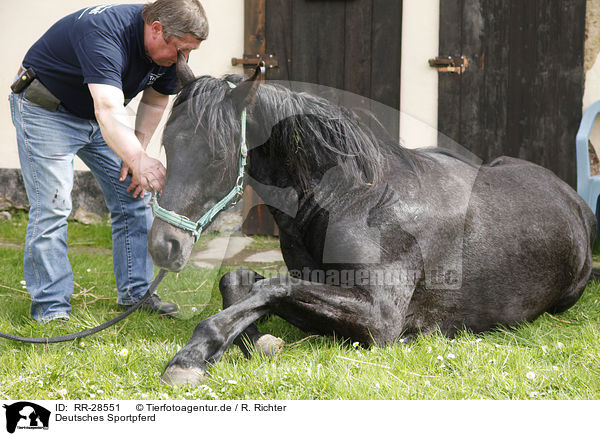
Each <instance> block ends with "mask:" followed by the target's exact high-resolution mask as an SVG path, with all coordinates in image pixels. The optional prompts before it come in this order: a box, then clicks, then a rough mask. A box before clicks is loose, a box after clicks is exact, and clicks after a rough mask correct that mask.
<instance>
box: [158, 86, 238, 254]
mask: <svg viewBox="0 0 600 436" xmlns="http://www.w3.org/2000/svg"><path fill="white" fill-rule="evenodd" d="M227 84H228V85H229V87H230V88H235V85H234V84H233V83H231V82H227ZM240 142H241V144H240V166H239V169H238V177H237V180H236V181H235V186H234V187H233V188H232V189H231V191H229V193H228V194H227V195H226V196H225V197H223V198H222V199H221V200H219V201H218V202H217V204H215V205H214V206H213V207H211V208H210V209H209V210H208V212H206V213H205V214H204V215H202V217H200V219H199V220H198V221H192V220H190V219H189V218H187V217H185V216H183V215H179V214H178V213H176V212H173V211H170V210H167V209H164V208H162V207H160V205H159V204H158V200H159V195H158V192H157V191H156V190H154V194H153V195H152V200H151V205H152V212H153V213H154V216H155V217H156V218H158V219H160V220H162V221H164V222H166V223H168V224H171V225H172V226H175V227H178V228H180V229H183V230H186V231H188V232H190V233H191V234H192V235H193V236H194V242H197V241H198V238H200V235H201V234H202V231H203V230H204V229H205V228H206V227H207V226H208V225H209V224H210V223H211V222H212V221H213V219H214V218H215V217H216V216H217V215H218V214H219V212H221V211H223V210H225V209H226V208H228V207H230V206H233V205H234V204H236V203H237V201H238V200H239V198H240V197H241V195H242V192H243V191H244V171H245V168H246V161H247V158H248V145H247V144H246V109H244V110H243V111H242V118H241V139H240Z"/></svg>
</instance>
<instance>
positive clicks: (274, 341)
mask: <svg viewBox="0 0 600 436" xmlns="http://www.w3.org/2000/svg"><path fill="white" fill-rule="evenodd" d="M284 345H285V342H284V341H283V339H281V338H276V337H275V336H273V335H269V334H265V335H262V336H261V337H260V338H258V340H257V341H256V343H255V344H254V347H255V348H256V351H257V352H259V353H260V354H263V355H265V356H268V357H273V356H277V355H278V354H279V353H280V352H281V350H282V349H283V346H284Z"/></svg>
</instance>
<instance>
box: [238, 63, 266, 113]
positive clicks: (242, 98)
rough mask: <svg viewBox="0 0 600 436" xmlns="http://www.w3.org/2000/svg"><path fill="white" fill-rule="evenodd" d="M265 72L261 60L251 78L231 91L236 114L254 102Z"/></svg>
mask: <svg viewBox="0 0 600 436" xmlns="http://www.w3.org/2000/svg"><path fill="white" fill-rule="evenodd" d="M265 71H266V70H265V63H264V61H262V60H261V61H260V62H259V63H258V66H257V67H256V70H254V74H253V75H252V77H250V78H249V79H246V80H244V81H243V82H242V83H240V84H239V85H238V86H236V87H235V88H233V89H232V90H231V93H230V97H231V99H232V101H233V106H234V107H235V108H236V110H237V111H238V112H241V111H243V110H244V109H245V108H246V107H248V106H249V105H250V104H251V103H252V102H253V101H254V98H255V97H256V93H257V92H258V87H259V85H260V82H261V81H262V78H263V76H264V74H265Z"/></svg>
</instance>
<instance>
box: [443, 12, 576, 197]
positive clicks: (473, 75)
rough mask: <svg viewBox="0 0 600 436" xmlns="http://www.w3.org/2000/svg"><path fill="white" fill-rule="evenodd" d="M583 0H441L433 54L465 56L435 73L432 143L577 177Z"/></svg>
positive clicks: (566, 177) (565, 177)
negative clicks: (451, 69) (458, 66)
mask: <svg viewBox="0 0 600 436" xmlns="http://www.w3.org/2000/svg"><path fill="white" fill-rule="evenodd" d="M585 8H586V1H585V0H544V1H533V0H531V1H530V0H527V1H523V0H442V1H440V55H442V56H446V55H449V56H456V55H464V56H466V57H467V58H468V60H469V66H468V68H467V70H466V71H465V72H464V73H463V74H462V75H458V74H450V73H440V81H439V116H438V120H439V121H438V123H439V124H438V130H439V132H440V140H439V144H440V145H441V146H443V145H444V144H445V143H447V142H448V139H450V140H451V141H455V142H457V143H458V144H460V145H461V146H463V147H466V148H467V149H469V150H470V151H472V152H473V153H475V154H476V155H477V156H479V157H480V158H481V159H483V161H484V162H489V161H491V160H492V159H494V158H495V157H498V156H501V155H508V156H514V157H519V158H522V159H526V160H529V161H532V162H535V163H537V164H540V165H542V166H544V167H546V168H548V169H550V170H552V171H554V172H555V173H556V174H557V175H558V176H559V177H560V178H562V179H563V180H565V181H566V182H567V183H569V184H570V185H571V186H575V184H576V179H577V171H576V163H575V135H576V132H577V128H578V125H579V121H580V119H581V106H582V98H583V89H584V87H583V85H584V84H583V81H584V72H583V54H584V39H585Z"/></svg>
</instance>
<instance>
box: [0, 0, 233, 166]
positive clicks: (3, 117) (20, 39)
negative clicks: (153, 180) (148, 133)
mask: <svg viewBox="0 0 600 436" xmlns="http://www.w3.org/2000/svg"><path fill="white" fill-rule="evenodd" d="M102 3H106V4H110V3H146V1H142V0H122V1H114V0H113V1H110V0H109V1H106V0H104V1H102V0H98V1H94V0H29V1H27V2H13V1H8V0H1V1H0V36H1V39H2V40H3V41H4V48H3V58H4V60H3V62H2V66H3V68H2V69H0V84H1V85H2V88H1V89H2V90H3V91H1V92H0V95H4V97H3V98H2V99H1V101H0V149H1V150H2V151H1V152H0V168H19V159H18V153H17V145H16V138H15V132H14V128H13V126H12V122H11V120H10V108H9V105H8V95H9V93H10V88H9V86H10V84H11V83H12V81H13V78H14V76H15V74H16V72H17V69H18V67H19V65H20V63H21V60H22V59H23V57H24V55H25V53H26V51H27V49H28V48H29V47H30V46H31V45H32V44H33V43H34V42H35V41H36V40H37V39H38V38H39V37H40V36H41V35H42V34H43V33H44V32H45V31H46V30H47V29H48V28H49V27H50V26H51V25H52V24H53V23H54V22H56V21H57V20H58V19H60V18H62V17H63V16H65V15H67V14H69V13H71V12H74V11H76V10H78V9H83V8H86V7H88V6H92V5H97V4H102ZM201 3H202V5H203V6H204V9H205V11H206V15H207V17H208V20H209V26H210V33H209V38H208V39H207V40H206V41H204V42H203V43H202V44H201V45H200V48H199V49H198V50H196V51H194V52H193V53H192V56H191V58H190V65H191V67H192V69H193V70H194V72H195V73H196V74H197V75H202V74H210V75H213V76H221V75H223V74H226V73H231V72H236V73H241V72H242V69H241V67H233V66H231V58H232V57H240V56H241V55H242V53H243V48H244V2H243V0H227V1H226V2H224V1H223V0H201ZM225 4H226V7H224V5H225ZM131 104H132V105H133V107H134V108H135V101H134V102H132V103H131ZM132 113H133V112H132ZM132 118H133V117H132ZM163 123H164V120H163ZM161 127H162V126H161ZM159 129H160V128H159ZM159 138H160V131H157V133H155V135H154V137H153V140H152V142H151V144H150V146H149V152H150V153H151V154H152V155H153V156H159V155H160V147H159ZM161 158H162V159H163V161H164V156H161ZM75 168H76V169H86V167H85V165H84V164H83V163H82V162H81V161H78V160H77V161H76V162H75Z"/></svg>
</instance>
